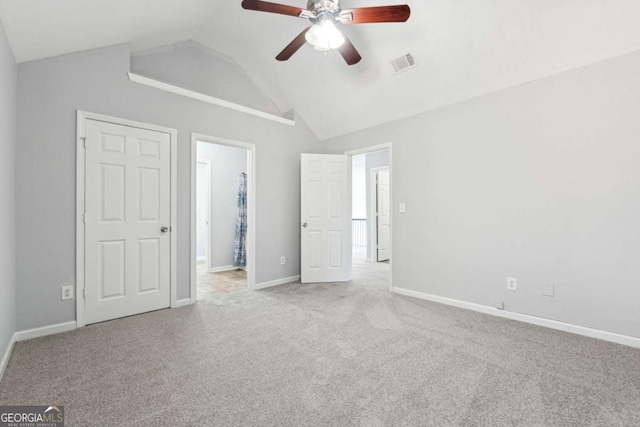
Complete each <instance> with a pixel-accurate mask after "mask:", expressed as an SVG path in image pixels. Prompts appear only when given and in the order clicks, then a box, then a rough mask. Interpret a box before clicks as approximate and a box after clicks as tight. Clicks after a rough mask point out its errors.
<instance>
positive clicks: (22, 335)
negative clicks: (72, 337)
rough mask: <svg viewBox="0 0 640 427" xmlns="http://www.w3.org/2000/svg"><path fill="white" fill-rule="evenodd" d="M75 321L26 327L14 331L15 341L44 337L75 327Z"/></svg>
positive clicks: (71, 329)
mask: <svg viewBox="0 0 640 427" xmlns="http://www.w3.org/2000/svg"><path fill="white" fill-rule="evenodd" d="M77 327H78V326H77V324H76V321H75V320H74V321H72V322H64V323H58V324H56V325H49V326H43V327H41V328H34V329H27V330H25V331H19V332H16V333H15V335H14V336H15V338H16V341H25V340H31V339H33V338H40V337H46V336H47V335H53V334H59V333H61V332H68V331H73V330H74V329H77Z"/></svg>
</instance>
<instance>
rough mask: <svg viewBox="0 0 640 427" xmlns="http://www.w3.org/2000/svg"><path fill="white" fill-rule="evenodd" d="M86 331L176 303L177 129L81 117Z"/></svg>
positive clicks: (79, 318) (81, 300)
mask: <svg viewBox="0 0 640 427" xmlns="http://www.w3.org/2000/svg"><path fill="white" fill-rule="evenodd" d="M77 126H78V145H77V153H78V155H77V172H76V175H77V176H76V179H77V180H76V184H77V205H76V213H77V216H76V218H77V221H76V223H77V229H76V231H77V240H76V274H77V276H76V277H77V282H76V295H77V296H78V297H77V298H76V312H77V314H76V322H77V326H78V327H82V326H84V325H87V324H91V323H97V322H102V321H106V320H111V319H116V318H120V317H126V316H131V315H134V314H140V313H145V312H148V311H153V310H158V309H162V308H167V307H170V306H171V307H175V306H176V305H177V301H176V240H175V237H174V235H173V232H174V230H175V227H176V190H175V189H176V177H177V174H176V169H177V168H176V165H177V163H176V157H175V153H176V131H175V130H173V129H168V128H164V127H160V126H154V125H149V124H145V123H139V122H133V121H130V120H125V119H119V118H115V117H109V116H105V115H101V114H94V113H88V112H84V111H78V115H77Z"/></svg>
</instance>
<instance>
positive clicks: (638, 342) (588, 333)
mask: <svg viewBox="0 0 640 427" xmlns="http://www.w3.org/2000/svg"><path fill="white" fill-rule="evenodd" d="M391 292H393V293H396V294H398V295H405V296H408V297H413V298H419V299H423V300H426V301H431V302H436V303H440V304H446V305H451V306H453V307H458V308H464V309H466V310H472V311H477V312H479V313H484V314H489V315H491V316H496V317H502V318H505V319H511V320H516V321H518V322H524V323H530V324H532V325H538V326H543V327H545V328H551V329H557V330H559V331H563V332H569V333H572V334H577V335H582V336H585V337H589V338H596V339H600V340H604V341H610V342H613V343H616V344H622V345H626V346H629V347H634V348H640V338H638V337H632V336H629V335H622V334H616V333H615V332H607V331H602V330H599V329H591V328H587V327H584V326H578V325H573V324H571V323H564V322H559V321H557V320H551V319H545V318H542V317H536V316H530V315H528V314H520V313H514V312H511V311H504V310H499V309H497V308H493V307H489V306H487V305H481V304H474V303H471V302H466V301H460V300H456V299H451V298H445V297H440V296H437V295H430V294H426V293H423V292H418V291H412V290H409V289H403V288H395V287H394V288H391Z"/></svg>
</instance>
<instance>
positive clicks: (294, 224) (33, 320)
mask: <svg viewBox="0 0 640 427" xmlns="http://www.w3.org/2000/svg"><path fill="white" fill-rule="evenodd" d="M172 66H175V67H181V64H179V63H178V64H173V65H172ZM129 69H130V50H129V47H128V46H127V45H118V46H112V47H107V48H102V49H95V50H89V51H85V52H79V53H74V54H70V55H65V56H60V57H55V58H49V59H43V60H38V61H33V62H28V63H22V64H19V66H18V93H19V94H20V96H19V98H18V128H17V132H18V133H17V135H18V137H17V141H18V144H17V150H16V165H17V169H16V186H17V195H16V203H17V206H16V207H17V233H18V235H19V236H20V239H19V241H18V243H17V282H18V290H17V292H18V294H17V299H18V303H17V328H18V330H24V329H29V328H35V327H40V326H45V325H51V324H56V323H61V322H66V321H71V320H74V319H75V301H60V286H62V285H65V284H74V283H75V245H76V241H75V223H76V218H75V209H76V207H75V206H76V194H75V182H76V170H75V169H76V168H75V162H76V110H77V109H81V110H85V111H90V112H95V113H101V114H106V115H110V116H115V117H121V118H126V119H130V120H136V121H140V122H144V123H150V124H155V125H160V126H166V127H169V128H174V129H177V131H178V150H177V163H178V177H177V180H178V183H177V185H178V200H177V205H178V218H177V230H175V238H177V245H178V255H177V257H178V259H177V264H178V265H177V270H178V271H177V276H178V288H177V296H178V299H184V298H189V297H190V295H189V293H190V249H191V245H190V238H191V236H190V234H191V233H190V220H191V216H190V209H191V200H190V188H191V172H190V168H191V133H192V132H197V133H201V134H206V135H212V136H217V137H222V138H227V139H233V140H239V141H244V142H248V143H254V144H256V151H257V155H256V156H257V159H256V161H257V164H256V168H257V176H256V180H257V187H256V197H257V201H256V209H257V211H258V215H257V218H256V221H257V224H256V227H257V228H256V234H257V236H256V240H257V241H256V245H257V246H256V252H257V260H256V261H257V266H256V280H257V283H262V282H266V281H270V280H276V279H279V278H284V277H290V276H295V275H297V274H300V239H299V238H300V227H299V224H300V153H301V152H314V151H318V150H320V149H321V145H320V144H319V142H318V140H317V138H316V137H315V136H314V135H313V133H312V132H311V131H310V130H309V128H308V127H307V125H306V124H305V123H304V121H303V120H302V119H301V118H300V117H296V118H295V119H296V126H295V127H290V126H287V125H283V124H280V123H276V122H271V121H268V120H265V119H261V118H259V117H254V116H250V115H246V114H243V113H240V112H237V111H231V110H227V109H224V108H221V107H218V106H214V105H210V104H206V103H203V102H200V101H197V100H194V99H190V98H185V97H181V96H178V95H174V94H170V93H166V92H163V91H160V90H157V89H154V88H150V87H146V86H142V85H138V84H135V83H131V82H130V81H129V79H128V77H127V72H128V71H129ZM282 255H284V256H286V257H287V264H285V265H280V256H282ZM34 262H37V266H38V268H34V267H33V265H34Z"/></svg>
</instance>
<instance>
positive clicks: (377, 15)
mask: <svg viewBox="0 0 640 427" xmlns="http://www.w3.org/2000/svg"><path fill="white" fill-rule="evenodd" d="M409 16H411V9H410V8H409V6H408V5H406V4H403V5H398V6H376V7H361V8H356V9H346V10H343V11H342V12H340V20H341V22H342V23H343V24H371V23H379V22H406V21H407V19H409Z"/></svg>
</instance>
